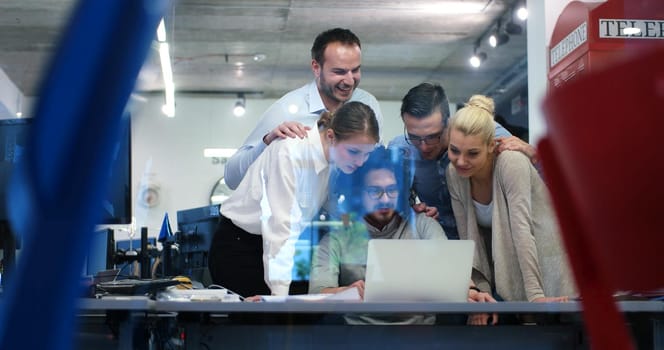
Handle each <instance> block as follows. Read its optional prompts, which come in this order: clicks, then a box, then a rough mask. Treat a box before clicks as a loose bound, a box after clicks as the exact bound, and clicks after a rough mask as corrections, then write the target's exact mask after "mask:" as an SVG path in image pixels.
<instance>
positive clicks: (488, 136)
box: [450, 95, 496, 145]
mask: <svg viewBox="0 0 664 350" xmlns="http://www.w3.org/2000/svg"><path fill="white" fill-rule="evenodd" d="M494 108H495V107H494V103H493V99H492V98H490V97H487V96H484V95H473V96H472V97H471V98H470V99H469V100H468V102H466V105H465V107H463V108H461V109H460V110H458V111H457V112H456V113H455V114H454V117H452V119H451V120H450V130H452V129H455V130H458V131H460V132H462V133H463V134H464V135H471V136H476V135H477V136H480V138H481V139H482V140H484V141H485V142H486V144H487V145H488V144H490V143H491V142H492V141H493V139H494V138H495V137H496V136H495V135H496V127H495V124H494V121H493V117H494Z"/></svg>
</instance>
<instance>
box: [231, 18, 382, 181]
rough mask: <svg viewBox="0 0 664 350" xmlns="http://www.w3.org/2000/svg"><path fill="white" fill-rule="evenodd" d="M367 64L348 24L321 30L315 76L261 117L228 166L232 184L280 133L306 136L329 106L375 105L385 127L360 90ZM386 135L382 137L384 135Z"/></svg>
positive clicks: (367, 95) (313, 51)
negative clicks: (363, 70) (365, 64)
mask: <svg viewBox="0 0 664 350" xmlns="http://www.w3.org/2000/svg"><path fill="white" fill-rule="evenodd" d="M361 63H362V51H361V45H360V39H359V38H358V37H357V36H356V35H355V34H353V32H351V31H350V30H348V29H342V28H334V29H330V30H327V31H325V32H323V33H320V34H319V35H318V36H317V37H316V39H315V41H314V44H313V46H312V47H311V70H312V71H313V73H314V80H313V81H312V82H310V83H309V84H307V85H304V86H303V87H301V88H299V89H296V90H293V91H290V92H289V93H287V94H286V95H284V96H283V97H281V98H280V99H279V100H277V101H276V102H275V103H274V104H272V106H270V108H268V110H267V111H265V113H263V115H262V116H261V118H260V120H259V121H258V124H257V125H256V127H255V128H254V130H253V131H252V132H251V134H249V137H247V139H246V140H245V141H244V144H243V145H242V147H240V148H239V149H238V151H237V152H236V153H235V154H234V155H233V156H232V157H231V158H230V159H229V160H228V162H227V163H226V166H225V175H224V178H225V180H226V184H227V185H228V187H230V188H232V189H235V188H237V186H238V185H239V184H240V181H241V180H242V178H243V177H244V175H245V174H246V172H247V169H248V168H249V166H250V165H251V164H252V163H253V162H254V160H256V158H257V157H258V155H260V154H261V153H262V152H263V150H264V149H265V147H267V146H268V145H269V144H270V143H271V142H272V141H274V140H275V139H277V138H285V137H299V138H304V137H306V134H307V130H309V129H310V128H312V127H315V124H316V121H317V120H318V117H319V116H320V114H321V113H322V112H323V111H326V110H327V111H330V112H332V113H334V112H335V111H336V110H337V109H338V108H339V107H341V105H342V104H344V103H346V102H348V101H359V102H363V103H364V104H366V105H368V106H369V107H371V109H373V111H374V113H375V115H376V119H377V120H378V125H379V128H380V130H382V129H383V115H382V114H381V112H380V107H379V105H378V101H377V100H376V98H375V97H374V96H373V95H371V94H370V93H368V92H366V91H364V90H362V89H359V88H358V87H357V86H358V85H359V83H360V78H361V71H360V66H361ZM381 139H382V138H381Z"/></svg>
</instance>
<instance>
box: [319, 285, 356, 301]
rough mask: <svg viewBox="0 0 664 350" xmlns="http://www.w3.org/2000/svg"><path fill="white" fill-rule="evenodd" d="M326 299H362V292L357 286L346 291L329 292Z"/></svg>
mask: <svg viewBox="0 0 664 350" xmlns="http://www.w3.org/2000/svg"><path fill="white" fill-rule="evenodd" d="M325 300H329V301H362V299H361V298H360V292H359V291H358V290H357V287H353V288H348V289H346V290H344V291H341V292H339V293H335V294H328V297H327V298H325Z"/></svg>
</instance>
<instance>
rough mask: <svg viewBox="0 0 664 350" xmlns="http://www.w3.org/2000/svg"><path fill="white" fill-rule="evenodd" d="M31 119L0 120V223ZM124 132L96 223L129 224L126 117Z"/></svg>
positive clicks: (129, 171) (129, 169)
mask: <svg viewBox="0 0 664 350" xmlns="http://www.w3.org/2000/svg"><path fill="white" fill-rule="evenodd" d="M32 124H33V118H23V119H1V120H0V221H2V220H5V221H6V220H8V217H7V215H8V214H7V189H8V186H9V180H10V177H11V175H12V172H13V170H14V168H15V166H16V164H17V162H18V161H19V159H21V158H22V157H23V154H24V153H25V149H26V147H27V144H28V139H29V136H30V128H31V125H32ZM123 124H124V125H123V128H122V129H123V131H122V134H121V137H120V138H119V140H118V142H117V143H116V144H115V147H114V149H113V163H112V166H111V170H110V172H109V173H108V192H107V195H106V196H105V197H104V199H103V201H102V203H101V208H102V209H101V211H102V215H101V219H100V222H99V224H129V223H131V217H132V206H131V204H132V203H131V131H130V125H129V124H130V123H129V115H128V114H127V115H125V116H124V117H123Z"/></svg>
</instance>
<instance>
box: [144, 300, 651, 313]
mask: <svg viewBox="0 0 664 350" xmlns="http://www.w3.org/2000/svg"><path fill="white" fill-rule="evenodd" d="M618 305H619V308H620V309H621V310H622V311H623V312H655V313H662V312H664V302H660V301H621V302H618ZM154 311H158V312H209V313H265V312H273V313H476V312H490V313H493V312H498V313H576V312H581V311H582V306H581V303H580V302H568V303H529V302H500V303H418V302H412V303H364V302H303V301H302V302H260V303H247V302H237V303H222V302H215V301H197V302H182V301H155V302H154Z"/></svg>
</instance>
